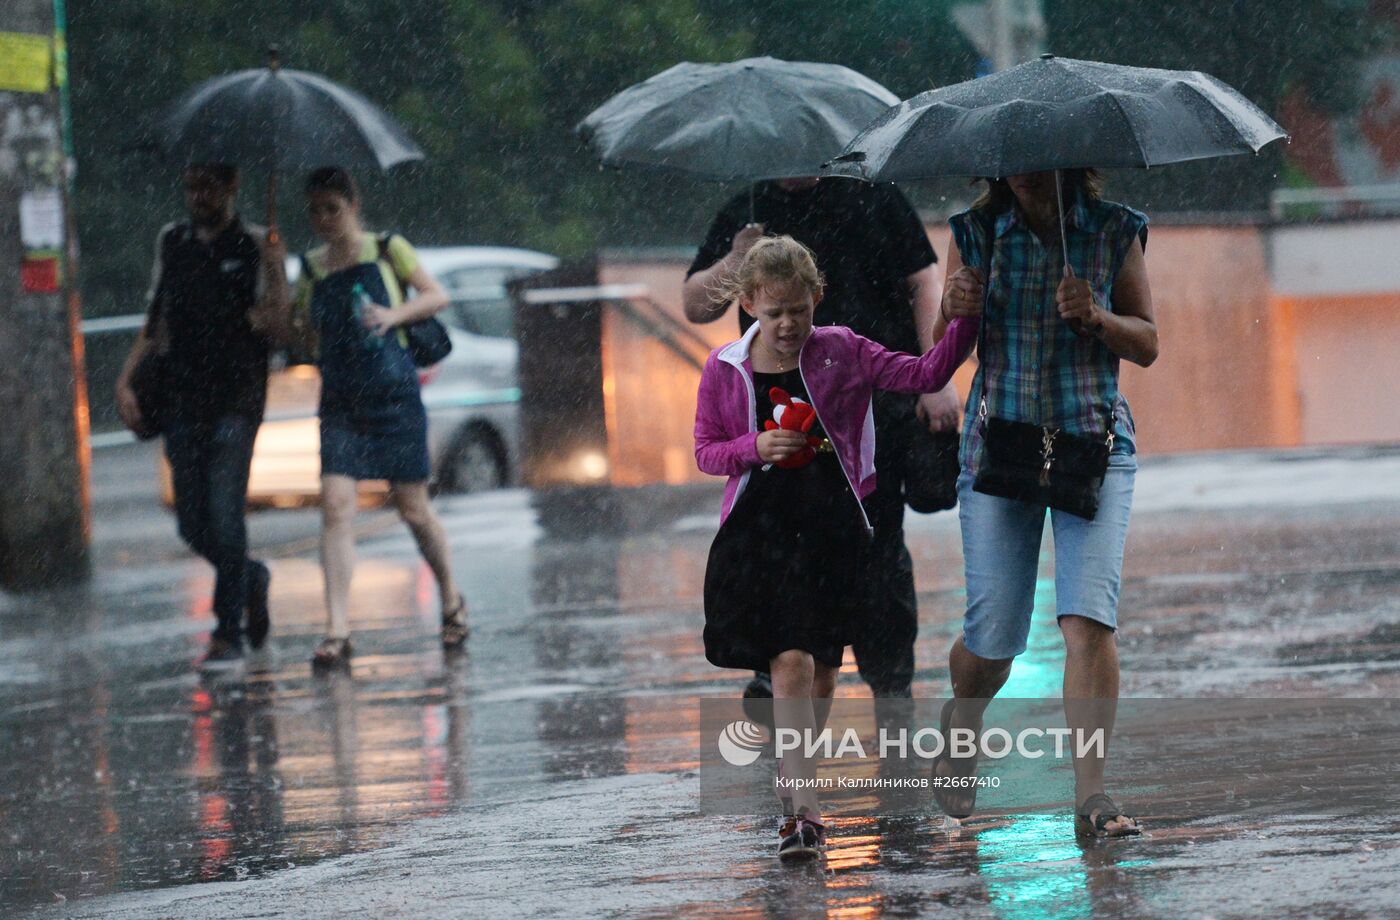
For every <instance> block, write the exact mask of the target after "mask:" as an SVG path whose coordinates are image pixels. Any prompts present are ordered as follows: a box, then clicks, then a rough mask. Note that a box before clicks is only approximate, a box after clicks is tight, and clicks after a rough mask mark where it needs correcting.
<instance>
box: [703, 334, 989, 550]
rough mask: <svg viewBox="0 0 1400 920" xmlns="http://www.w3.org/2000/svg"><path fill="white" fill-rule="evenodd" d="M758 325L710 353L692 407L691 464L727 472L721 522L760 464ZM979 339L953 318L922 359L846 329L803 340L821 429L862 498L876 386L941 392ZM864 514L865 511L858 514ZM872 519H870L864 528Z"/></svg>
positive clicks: (805, 371) (802, 364)
mask: <svg viewBox="0 0 1400 920" xmlns="http://www.w3.org/2000/svg"><path fill="white" fill-rule="evenodd" d="M757 334H758V324H757V323H755V324H754V325H753V326H751V327H750V328H749V331H748V333H747V334H745V335H744V337H743V338H741V339H739V340H738V341H736V342H730V343H729V344H728V345H725V346H724V347H723V348H717V349H715V350H714V351H713V352H711V353H710V357H709V360H708V361H706V362H705V370H704V373H703V374H701V376H700V393H699V398H698V404H697V405H696V408H695V462H696V463H697V464H698V465H699V467H700V469H701V471H702V472H705V473H710V474H711V475H714V476H728V477H729V483H728V484H727V485H726V486H725V490H724V504H723V505H722V506H721V509H720V521H721V523H722V522H723V521H724V519H725V518H727V517H728V516H729V512H730V511H731V510H733V508H734V503H735V502H736V501H737V500H738V498H739V493H740V492H742V491H743V490H744V486H746V485H747V484H748V481H749V471H750V470H751V469H752V468H753V467H755V466H761V465H762V463H763V461H762V460H761V459H759V456H758V419H757V412H758V408H757V406H758V404H757V402H756V401H755V397H754V387H753V365H752V364H751V363H750V362H749V347H750V345H752V343H753V340H754V337H755V336H756V335H757ZM976 343H977V321H976V320H967V319H956V320H954V321H953V323H952V325H951V326H950V327H949V328H948V332H947V334H945V335H944V336H943V339H942V341H940V342H939V343H938V345H937V346H936V347H935V348H933V349H932V350H931V351H929V352H928V354H926V355H924V356H923V357H922V358H915V357H914V356H913V355H906V354H901V353H900V352H895V351H889V350H888V349H886V348H885V347H884V346H882V345H880V344H878V343H876V342H872V341H871V340H870V339H867V338H865V337H864V336H860V335H856V334H855V333H854V332H852V331H851V330H849V329H847V328H846V327H845V326H817V327H816V328H814V329H813V330H812V334H811V336H810V337H809V338H808V339H807V341H806V342H804V343H803V345H802V352H801V353H800V354H799V355H798V358H797V366H798V369H799V370H800V371H801V372H802V382H803V384H804V385H805V386H806V387H807V395H808V397H809V398H810V399H811V402H812V407H813V408H814V409H816V410H817V418H818V419H819V420H820V421H821V426H822V429H823V430H824V431H825V432H826V436H827V437H828V438H830V439H831V443H832V446H833V447H835V448H836V457H837V459H838V460H839V461H840V462H841V470H842V472H844V473H845V474H846V480H847V481H848V482H850V484H851V489H852V491H854V492H855V494H856V495H857V496H858V497H859V498H862V499H863V498H865V497H866V496H867V495H869V494H870V493H871V492H872V491H874V489H875V416H874V413H873V412H872V410H871V404H870V397H871V393H872V392H873V391H874V390H876V389H881V390H893V391H894V392H896V393H933V392H937V391H938V390H941V389H943V387H944V386H946V385H947V383H948V381H949V380H950V379H951V378H952V376H953V372H954V371H955V370H957V369H958V367H959V366H960V365H961V364H962V363H963V362H964V361H966V360H967V356H968V355H969V354H970V353H971V352H972V347H973V346H974V345H975V344H976ZM862 513H863V511H862ZM868 525H869V521H868V520H867V526H868Z"/></svg>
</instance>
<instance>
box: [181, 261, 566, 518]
mask: <svg viewBox="0 0 1400 920" xmlns="http://www.w3.org/2000/svg"><path fill="white" fill-rule="evenodd" d="M418 255H419V257H420V259H421V260H422V264H423V267H424V268H426V269H427V270H428V272H429V273H430V274H432V275H433V276H434V277H436V278H437V279H438V280H439V281H440V282H441V283H442V285H443V287H444V288H445V289H446V290H447V294H448V296H449V297H450V298H451V304H450V305H449V306H448V308H447V309H445V310H444V311H443V312H442V313H440V314H438V316H439V318H440V319H441V320H442V321H443V322H444V323H445V324H446V326H447V328H448V333H449V335H451V337H452V353H451V354H450V355H448V357H447V358H446V359H445V360H444V361H443V362H442V363H441V364H438V365H436V366H434V367H431V368H426V369H425V370H424V371H423V372H422V380H423V403H424V405H425V406H426V407H427V410H428V449H429V453H430V456H431V458H432V469H433V478H434V481H435V483H436V486H437V488H439V489H441V490H443V491H450V492H468V491H477V490H480V489H493V488H499V487H501V486H503V485H507V484H509V483H511V482H513V481H515V478H516V471H517V469H518V468H519V422H518V420H519V403H520V389H519V387H518V386H517V385H516V377H515V368H516V342H515V337H514V335H513V331H512V321H511V304H510V299H509V298H508V297H507V295H506V284H507V283H508V282H510V281H512V280H515V279H516V278H521V277H526V276H529V275H534V274H538V273H539V272H543V271H548V270H550V269H552V268H554V267H555V266H557V265H558V264H559V260H558V259H556V258H555V257H554V256H551V255H546V254H545V253H541V252H532V251H530V250H527V249H509V248H503V247H494V246H453V247H446V248H423V249H419V250H418ZM299 271H300V262H299V260H297V259H290V260H289V265H288V277H289V279H291V280H295V279H296V276H297V274H298V273H299ZM319 393H320V375H319V373H318V372H317V370H316V368H315V367H314V366H311V365H305V364H294V365H290V366H288V367H285V368H282V369H280V370H277V371H274V372H273V374H272V376H271V378H270V380H269V381H268V397H267V413H266V416H265V420H264V421H263V425H262V428H261V430H260V431H259V432H258V440H257V443H256V444H255V445H254V448H253V467H252V471H251V473H250V476H249V481H248V501H249V503H250V504H254V505H271V506H279V507H280V506H295V505H301V504H306V503H309V502H314V501H315V500H316V499H317V498H318V497H319V495H320V466H321V461H320V433H319V427H318V424H317V421H316V405H317V399H318V397H319ZM384 490H385V484H384V483H364V484H362V489H361V491H362V494H364V495H366V496H367V497H368V498H369V499H370V500H373V499H374V498H376V497H377V496H378V495H382V493H383V492H384ZM168 494H169V491H168V489H167V495H168Z"/></svg>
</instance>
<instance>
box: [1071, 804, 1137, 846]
mask: <svg viewBox="0 0 1400 920" xmlns="http://www.w3.org/2000/svg"><path fill="white" fill-rule="evenodd" d="M1096 812H1097V813H1096ZM1115 818H1127V819H1128V820H1129V821H1132V822H1133V823H1132V824H1127V825H1120V826H1119V827H1116V828H1113V829H1112V830H1110V829H1109V827H1108V822H1110V821H1112V820H1114V819H1115ZM1141 833H1142V828H1140V827H1138V824H1137V821H1136V820H1134V819H1133V818H1130V817H1128V816H1127V815H1125V814H1123V809H1121V808H1119V807H1118V806H1117V804H1115V803H1114V801H1113V799H1110V798H1109V797H1108V796H1107V795H1105V794H1104V793H1102V792H1096V793H1094V794H1093V795H1091V796H1089V797H1088V798H1087V799H1085V800H1084V802H1083V803H1082V804H1081V805H1080V806H1079V809H1078V810H1077V811H1076V812H1075V814H1074V835H1075V836H1076V837H1092V838H1094V839H1096V840H1099V839H1103V838H1105V837H1136V836H1137V835H1138V834H1141Z"/></svg>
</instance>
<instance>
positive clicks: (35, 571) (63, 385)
mask: <svg viewBox="0 0 1400 920" xmlns="http://www.w3.org/2000/svg"><path fill="white" fill-rule="evenodd" d="M62 14H63V7H62V0H5V2H4V3H3V4H0V406H3V407H4V413H5V418H4V434H3V435H0V587H3V588H6V589H8V590H11V591H26V590H35V589H40V588H47V587H53V586H57V585H63V584H72V583H75V582H81V581H84V580H86V578H87V577H88V573H89V556H88V540H89V521H88V513H89V512H88V494H87V456H88V454H87V424H88V417H87V395H86V390H85V386H84V383H83V381H84V376H83V374H84V370H83V366H82V340H81V337H80V336H79V334H78V327H77V297H76V287H75V286H76V281H77V279H76V278H75V277H74V269H75V260H74V258H73V257H74V255H75V252H76V245H75V241H74V238H73V230H72V226H73V224H72V219H71V209H70V207H69V201H68V180H69V176H68V168H69V165H68V164H69V158H68V156H66V154H65V146H64V144H65V130H66V127H65V117H64V115H65V112H64V107H63V93H64V90H65V87H66V81H67V75H66V65H65V54H66V49H65V42H64V40H63V29H64V22H63V17H62Z"/></svg>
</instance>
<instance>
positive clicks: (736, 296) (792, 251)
mask: <svg viewBox="0 0 1400 920" xmlns="http://www.w3.org/2000/svg"><path fill="white" fill-rule="evenodd" d="M794 284H798V285H801V286H803V287H805V288H806V289H807V290H809V291H811V292H812V296H813V297H816V296H818V295H820V294H821V292H822V289H823V288H824V287H825V286H826V280H825V279H824V278H822V273H821V272H819V271H818V270H817V260H816V259H815V258H813V257H812V250H810V249H808V248H807V247H806V246H803V245H802V244H801V243H799V242H797V240H795V239H793V238H792V237H790V236H765V237H764V238H763V239H761V240H759V241H758V242H757V243H754V244H753V248H752V249H750V250H749V251H748V253H747V254H745V256H744V261H743V262H741V263H740V264H739V267H738V268H737V269H735V270H734V271H732V272H730V273H729V274H727V275H725V276H724V277H722V278H720V279H719V284H718V285H717V286H716V287H715V288H713V289H712V290H711V291H710V299H711V300H713V301H714V302H715V303H723V304H728V303H733V302H734V301H736V300H741V299H742V300H747V301H749V302H750V303H752V302H753V299H754V296H755V295H756V294H757V293H758V292H759V291H760V290H762V289H764V288H786V287H789V286H791V285H794Z"/></svg>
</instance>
